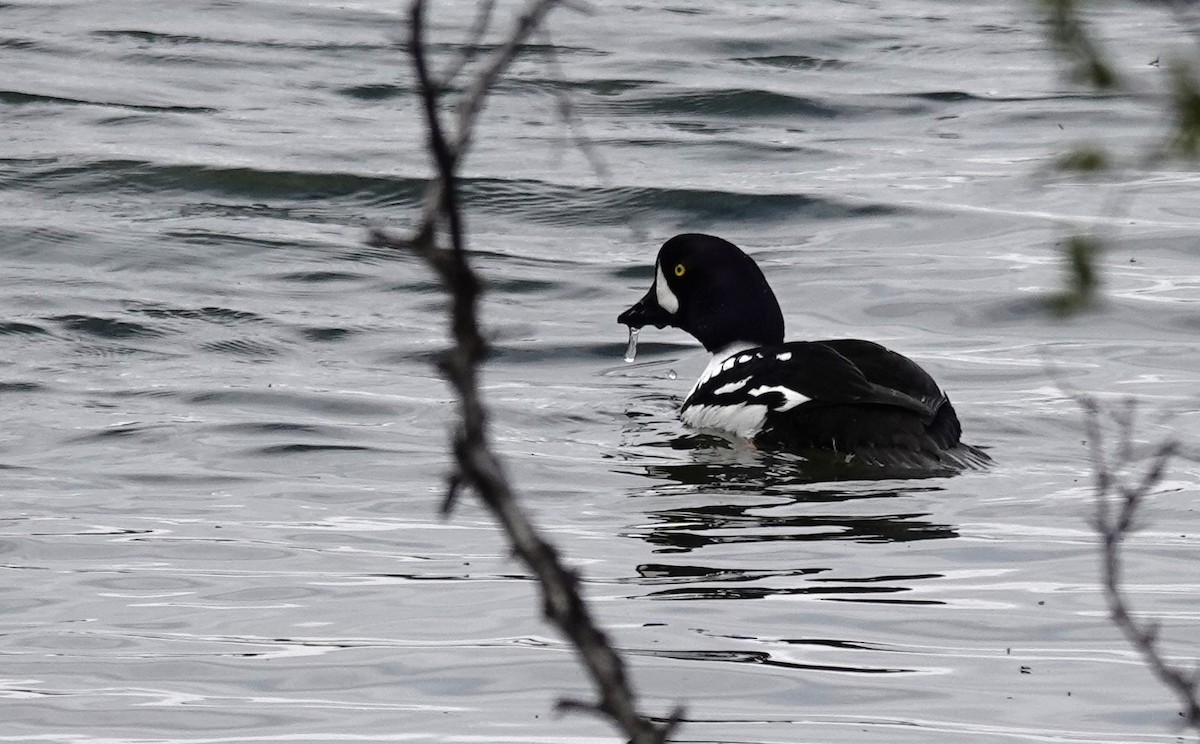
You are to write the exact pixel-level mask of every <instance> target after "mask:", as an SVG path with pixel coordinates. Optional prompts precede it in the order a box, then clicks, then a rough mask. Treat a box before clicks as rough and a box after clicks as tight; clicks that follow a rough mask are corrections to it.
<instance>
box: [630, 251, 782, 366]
mask: <svg viewBox="0 0 1200 744" xmlns="http://www.w3.org/2000/svg"><path fill="white" fill-rule="evenodd" d="M617 322H618V323H623V324H624V325H627V326H629V327H630V328H635V329H636V328H642V327H643V326H648V325H653V326H656V327H658V328H663V327H665V326H674V327H675V328H679V329H680V330H684V331H687V332H688V333H690V334H692V336H694V337H695V338H696V340H697V341H699V342H700V343H702V344H704V348H706V349H708V350H709V351H710V352H716V351H719V350H721V349H724V348H726V347H728V346H729V345H730V344H732V343H739V342H740V343H744V344H751V345H754V346H767V345H770V344H779V343H783V312H782V311H781V310H780V309H779V302H778V300H776V299H775V293H774V292H772V291H771V286H770V285H769V284H767V279H766V277H764V276H763V273H762V270H761V269H759V268H758V264H756V263H754V259H752V258H750V257H749V256H747V255H746V254H745V253H743V252H742V250H741V249H740V248H738V247H737V246H736V245H734V244H733V243H730V242H729V241H727V240H722V239H721V238H718V237H716V236H714V235H701V234H699V233H686V234H684V235H676V236H675V237H673V238H671V239H670V240H668V241H667V242H666V243H663V246H662V248H661V249H659V251H658V259H657V260H656V261H655V262H654V284H653V285H651V287H650V291H648V292H646V296H645V297H643V298H642V299H640V300H638V302H637V304H635V305H634V306H633V307H631V308H629V309H628V310H626V311H625V312H623V313H621V314H620V315H619V316H618V317H617Z"/></svg>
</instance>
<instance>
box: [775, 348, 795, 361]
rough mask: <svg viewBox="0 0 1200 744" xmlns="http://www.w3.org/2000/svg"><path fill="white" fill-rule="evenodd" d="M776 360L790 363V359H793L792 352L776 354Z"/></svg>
mask: <svg viewBox="0 0 1200 744" xmlns="http://www.w3.org/2000/svg"><path fill="white" fill-rule="evenodd" d="M775 358H776V359H778V360H779V361H781V362H786V361H788V360H789V359H791V358H792V352H790V351H785V352H783V353H781V354H776V355H775Z"/></svg>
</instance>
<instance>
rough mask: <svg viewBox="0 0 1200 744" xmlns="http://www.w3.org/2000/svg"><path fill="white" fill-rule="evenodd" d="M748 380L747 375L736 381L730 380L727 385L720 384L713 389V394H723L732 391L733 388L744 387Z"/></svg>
mask: <svg viewBox="0 0 1200 744" xmlns="http://www.w3.org/2000/svg"><path fill="white" fill-rule="evenodd" d="M748 382H750V378H749V377H747V378H745V379H743V380H738V381H737V382H731V383H729V384H728V385H722V386H721V387H719V388H717V389H716V390H714V391H713V395H725V394H726V393H732V392H733V391H735V390H741V389H742V388H744V387H746V383H748Z"/></svg>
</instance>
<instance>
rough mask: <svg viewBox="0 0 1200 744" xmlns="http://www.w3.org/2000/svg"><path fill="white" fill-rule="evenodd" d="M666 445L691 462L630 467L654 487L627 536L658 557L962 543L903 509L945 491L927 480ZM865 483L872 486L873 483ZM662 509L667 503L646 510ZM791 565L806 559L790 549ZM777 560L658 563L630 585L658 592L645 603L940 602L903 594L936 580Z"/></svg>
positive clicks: (681, 443)
mask: <svg viewBox="0 0 1200 744" xmlns="http://www.w3.org/2000/svg"><path fill="white" fill-rule="evenodd" d="M670 447H671V448H672V449H685V450H691V451H692V454H693V456H692V457H690V458H689V459H688V461H685V462H661V461H660V462H657V463H654V464H650V465H643V466H639V467H636V468H629V469H628V470H629V472H636V473H637V474H639V475H643V476H648V477H650V478H653V479H656V480H658V481H660V483H659V484H657V485H653V486H651V487H649V488H642V489H639V490H638V491H637V492H636V496H637V498H639V500H642V499H646V500H650V501H651V503H645V502H643V506H645V507H646V508H645V511H644V515H645V517H646V518H647V519H646V522H645V523H644V524H641V525H638V526H637V527H635V528H633V529H631V530H629V531H628V532H627V533H626V535H627V536H629V537H636V538H639V539H641V540H644V541H646V542H647V543H650V544H651V545H653V546H655V552H658V553H663V554H685V553H691V554H696V553H699V552H701V551H703V550H705V549H707V548H713V547H721V546H730V545H734V544H738V543H743V544H749V543H772V542H776V541H794V542H800V543H803V542H809V543H811V542H818V541H825V540H839V541H853V542H858V543H901V542H913V541H919V540H941V539H949V538H954V537H957V536H958V533H957V531H956V530H955V529H954V528H953V527H952V526H951V525H946V524H939V523H937V522H935V521H933V520H930V519H929V518H928V517H929V514H928V513H926V512H922V511H918V510H913V509H905V508H904V507H905V506H906V505H910V504H911V502H910V500H909V498H908V497H910V496H913V495H917V494H929V493H938V492H940V491H942V490H943V486H942V485H939V483H937V482H935V481H934V480H932V479H931V478H927V479H916V480H914V479H913V478H912V473H911V472H909V473H907V475H906V477H905V478H904V479H902V480H900V479H894V478H892V479H888V474H887V473H886V472H883V471H880V470H879V469H878V468H875V469H873V470H871V471H869V472H865V471H864V470H863V469H862V468H857V469H856V468H850V467H847V466H846V465H845V464H844V463H838V462H833V461H829V462H819V461H817V462H814V461H813V460H811V459H804V458H801V457H798V456H796V455H791V454H787V453H770V452H761V451H758V450H753V449H745V448H741V449H738V448H731V447H730V445H729V443H728V442H727V441H725V440H720V439H713V438H709V437H704V436H696V435H688V436H684V437H679V438H677V439H674V440H671V443H670ZM642 460H643V461H644V460H645V459H644V458H642ZM869 475H874V476H876V477H875V478H874V479H869V478H868V477H867V476H869ZM934 475H936V474H934V473H931V474H930V476H931V477H932V476H934ZM659 500H661V501H663V502H669V505H667V504H666V503H664V504H663V505H662V506H656V505H655V504H654V503H652V502H653V501H659ZM822 553H823V554H824V555H828V552H827V551H823V552H822ZM725 554H726V555H728V552H727V551H725ZM747 555H748V553H747V552H745V551H743V552H741V553H739V560H738V563H740V564H743V566H744V559H745V558H746V556H747ZM749 555H751V556H753V553H749ZM789 555H797V556H802V555H805V552H803V551H789ZM779 557H780V554H779V552H778V551H775V550H771V551H769V552H768V551H766V550H764V551H762V558H763V561H762V563H763V564H766V565H765V566H764V567H762V568H757V569H754V568H745V567H738V568H733V567H718V566H713V565H696V564H693V563H686V564H685V563H668V562H665V561H664V562H662V563H652V564H643V565H640V566H638V567H637V573H638V578H636V579H633V581H634V582H635V583H638V584H641V585H643V586H647V585H648V586H663V588H661V589H656V590H654V591H651V592H649V593H648V594H646V595H645V596H646V597H647V598H653V599H676V600H683V599H759V598H763V597H771V596H780V595H819V596H820V597H821V598H823V599H827V600H832V601H853V602H882V603H897V604H941V602H939V601H937V600H930V599H916V598H905V597H903V596H900V595H904V594H906V593H908V592H910V591H911V587H912V585H913V583H914V582H922V581H926V580H931V579H938V578H941V574H939V573H935V572H929V571H920V572H907V573H905V572H895V571H890V572H889V573H887V574H883V575H875V576H865V577H864V576H854V577H846V576H844V572H842V571H838V570H836V569H835V568H831V567H829V566H823V567H822V566H807V567H796V566H795V564H794V562H792V561H789V566H788V567H786V568H784V567H781V566H779ZM889 567H890V568H893V569H894V566H892V565H890V564H889ZM828 574H842V576H841V577H839V578H833V577H832V576H827V575H828Z"/></svg>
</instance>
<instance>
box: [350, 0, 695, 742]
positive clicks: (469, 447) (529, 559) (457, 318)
mask: <svg viewBox="0 0 1200 744" xmlns="http://www.w3.org/2000/svg"><path fill="white" fill-rule="evenodd" d="M484 1H485V2H487V0H484ZM557 4H559V0H532V2H530V3H529V5H528V6H527V7H526V9H525V12H524V13H523V14H522V15H521V16H520V17H519V18H518V19H517V20H516V22H515V23H514V25H513V27H512V29H511V31H510V32H509V36H508V37H507V39H506V40H505V42H504V43H503V44H501V45H500V46H499V47H498V48H497V49H496V50H495V52H493V54H492V56H491V57H490V59H489V60H488V61H487V63H486V64H484V65H483V67H482V69H481V70H479V71H478V72H477V74H476V76H475V77H474V78H473V79H472V80H471V81H470V82H469V84H468V85H467V86H466V89H465V92H464V93H463V95H462V97H461V98H460V100H459V103H458V117H457V126H456V128H455V130H454V131H453V132H448V131H447V129H446V126H445V124H444V122H443V120H442V116H441V106H442V102H441V97H442V95H443V92H444V90H445V87H446V86H447V85H449V84H450V83H451V82H452V81H450V80H443V81H440V82H439V81H436V80H435V79H434V77H433V75H432V74H431V72H430V67H429V63H428V58H427V49H426V46H425V39H424V27H425V9H426V8H425V5H426V2H425V0H414V2H413V3H412V6H411V11H410V16H409V22H410V24H411V28H410V44H409V53H410V55H411V56H412V62H413V67H414V69H415V72H416V77H417V84H418V91H419V95H420V97H421V105H422V112H423V114H424V118H425V124H426V128H427V130H428V135H429V149H430V152H431V154H432V158H433V165H434V170H435V178H434V180H433V181H431V182H430V184H429V186H428V188H427V190H426V198H425V205H424V211H423V214H422V218H421V220H420V222H419V224H418V227H417V229H416V231H415V233H414V235H413V236H412V237H411V238H409V239H401V238H396V237H392V236H390V235H388V234H386V233H384V232H381V231H376V232H374V233H372V234H371V236H370V238H369V240H370V242H371V243H372V244H373V245H377V246H384V247H390V248H394V249H397V250H409V251H413V252H414V253H416V254H417V255H419V256H421V257H422V258H423V259H424V260H425V261H426V262H427V263H428V264H429V265H430V267H431V268H432V269H433V270H434V272H435V273H436V274H437V275H438V277H439V279H440V280H441V283H442V285H443V288H444V289H445V291H446V292H447V293H448V294H449V295H450V298H451V302H450V328H451V335H452V336H453V339H454V345H453V346H452V347H451V348H450V349H449V350H448V351H447V353H446V354H445V356H444V357H443V358H442V359H441V361H440V363H439V367H440V369H441V371H442V374H443V375H445V377H446V379H447V380H448V381H449V383H450V385H451V387H452V388H453V389H454V391H455V393H456V394H457V396H458V405H459V421H458V424H457V427H456V429H455V431H454V434H453V437H452V444H453V451H454V462H455V470H454V472H453V473H452V474H451V475H450V476H449V478H448V481H447V492H446V500H445V502H444V504H443V511H444V512H446V511H449V510H450V509H452V508H453V505H454V502H455V500H456V498H457V497H458V496H459V495H460V494H461V493H462V492H463V491H464V490H466V489H470V490H471V491H473V492H474V493H475V494H476V495H477V496H478V497H479V499H480V500H481V501H483V503H484V504H485V505H486V506H487V507H488V508H489V509H490V510H491V511H492V513H493V514H494V515H495V517H496V518H497V520H498V521H499V522H500V524H501V526H502V527H503V529H504V531H505V533H506V534H507V535H508V538H509V541H510V543H511V545H512V549H513V552H514V553H515V554H516V555H517V556H518V557H519V558H520V559H521V560H522V561H523V562H524V563H525V565H526V566H527V567H528V568H529V570H530V571H531V572H532V573H533V574H534V575H535V576H536V578H537V580H538V584H539V586H540V587H541V592H542V611H543V613H544V614H545V616H546V618H547V619H548V620H550V622H552V623H553V624H554V625H556V626H557V627H558V629H559V630H560V631H561V632H562V633H563V634H564V635H565V636H566V637H567V638H568V639H569V640H570V642H571V643H572V645H573V646H574V647H575V649H576V652H577V654H578V656H579V658H580V660H581V662H582V663H583V665H584V667H585V669H586V670H587V672H588V674H589V675H590V676H591V679H592V682H593V684H594V686H595V688H596V691H597V695H598V698H599V699H598V700H597V702H595V703H592V704H587V703H578V702H576V703H573V704H567V705H566V706H565V707H567V708H590V709H592V710H595V711H598V712H600V713H602V714H604V715H605V716H607V717H608V718H609V719H610V720H611V721H612V723H613V724H614V725H615V726H616V727H617V728H618V729H619V730H620V731H621V733H622V734H623V735H624V736H625V737H626V738H627V739H628V740H629V741H630V742H632V743H633V744H662V743H663V742H666V741H667V739H668V737H669V736H670V735H671V733H672V732H673V731H674V730H675V728H676V726H677V725H678V723H679V721H680V720H682V712H681V711H679V710H676V711H675V712H674V713H673V714H672V716H671V717H670V718H669V719H667V720H666V721H664V722H661V723H660V722H656V721H655V720H653V719H651V718H650V717H648V716H645V715H643V714H642V713H641V712H640V711H639V710H638V708H637V704H636V702H635V699H634V694H633V690H632V686H631V685H630V683H629V680H628V677H627V675H626V671H625V662H624V660H623V659H622V657H621V656H620V655H619V654H618V653H617V652H616V650H615V649H614V648H613V647H612V645H611V644H610V643H609V641H608V638H607V636H606V634H605V633H604V631H602V630H601V629H600V628H599V627H598V626H597V625H596V623H595V621H594V620H593V618H592V616H591V612H590V610H589V608H588V606H587V604H586V603H585V602H584V600H583V597H582V596H581V593H580V591H579V583H580V581H579V577H578V575H577V574H576V573H575V571H573V570H572V569H570V568H567V567H566V566H565V565H564V564H563V563H562V561H561V560H560V559H559V557H558V552H557V550H556V549H555V548H554V546H552V545H551V544H550V543H548V542H547V541H546V540H545V539H543V538H542V537H541V535H539V534H538V532H537V530H536V529H535V528H534V526H533V525H532V524H531V523H530V521H529V519H528V517H526V515H525V513H524V511H523V510H522V509H521V508H520V505H519V504H518V503H517V501H516V498H515V496H514V493H513V491H512V488H511V486H510V485H509V481H508V478H507V476H506V475H505V473H504V467H503V463H502V462H501V461H500V459H499V457H498V456H497V455H496V454H495V452H494V451H493V450H492V449H491V444H490V441H489V437H488V429H487V411H486V408H485V406H484V404H483V401H482V400H481V398H480V393H479V387H478V369H479V365H480V364H482V362H483V361H484V359H485V357H486V355H487V351H488V347H487V343H486V340H485V339H484V337H483V335H482V333H481V332H480V330H479V318H478V303H479V296H480V294H481V293H482V292H483V285H482V282H481V281H480V280H479V278H478V276H477V275H476V274H475V272H474V270H473V269H472V268H471V265H470V261H469V257H468V253H467V248H466V238H467V236H466V233H465V231H464V230H463V225H462V213H461V205H460V200H459V193H458V188H457V174H458V168H459V166H460V164H461V163H462V160H463V158H464V156H465V155H466V153H467V151H468V150H469V148H470V143H471V136H472V132H473V128H474V126H475V123H476V120H477V117H478V116H479V113H480V112H481V111H482V110H483V106H484V103H485V101H486V99H487V96H488V94H489V93H490V92H491V90H492V89H493V87H494V86H495V84H496V82H497V80H499V78H500V76H501V75H502V74H503V72H504V71H505V70H506V69H507V68H508V66H509V64H511V63H512V61H513V60H514V59H515V58H516V55H517V53H518V51H519V48H520V46H521V45H522V44H523V43H524V42H525V40H526V39H528V38H529V36H530V35H531V34H533V33H534V32H536V31H537V29H538V28H539V27H540V25H541V23H542V21H543V19H544V18H545V16H546V14H547V13H548V12H549V11H550V10H552V9H553V8H554V7H555V5H557ZM489 5H490V3H489ZM491 12H492V11H491V9H490V8H489V7H484V8H482V9H481V11H480V16H479V18H481V19H482V20H479V21H477V22H478V23H480V24H482V26H481V28H486V25H487V23H488V21H489V19H490V14H491ZM480 33H482V31H481V32H480ZM450 69H451V70H452V71H457V70H461V69H463V68H462V66H457V67H451V68H450ZM455 74H457V72H455ZM442 235H445V237H446V239H448V241H449V245H448V246H446V247H443V246H442V245H441V244H440V242H439V239H440V238H441V237H442Z"/></svg>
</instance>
